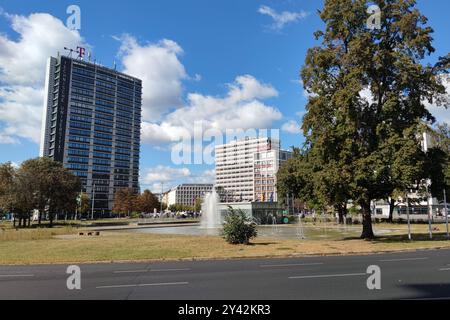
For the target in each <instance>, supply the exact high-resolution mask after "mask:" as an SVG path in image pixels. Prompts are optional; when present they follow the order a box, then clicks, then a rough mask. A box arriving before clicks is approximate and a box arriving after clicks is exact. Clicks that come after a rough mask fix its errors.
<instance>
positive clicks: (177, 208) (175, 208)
mask: <svg viewBox="0 0 450 320" xmlns="http://www.w3.org/2000/svg"><path fill="white" fill-rule="evenodd" d="M193 209H194V208H193V207H192V206H187V205H184V204H179V203H177V204H172V205H170V206H169V211H171V212H182V211H193Z"/></svg>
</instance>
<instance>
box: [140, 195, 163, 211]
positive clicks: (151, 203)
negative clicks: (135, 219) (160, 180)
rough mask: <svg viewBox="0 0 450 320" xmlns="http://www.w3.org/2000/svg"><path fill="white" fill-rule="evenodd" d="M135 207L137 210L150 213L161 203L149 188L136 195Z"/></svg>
mask: <svg viewBox="0 0 450 320" xmlns="http://www.w3.org/2000/svg"><path fill="white" fill-rule="evenodd" d="M137 202H138V203H137V207H138V210H139V211H141V212H145V213H151V212H153V211H154V210H155V209H156V210H160V207H161V203H160V202H159V200H158V198H157V197H156V196H155V195H154V194H153V193H151V192H150V190H145V191H144V192H143V193H142V194H140V195H139V196H138V197H137Z"/></svg>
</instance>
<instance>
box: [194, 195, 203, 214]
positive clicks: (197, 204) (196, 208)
mask: <svg viewBox="0 0 450 320" xmlns="http://www.w3.org/2000/svg"><path fill="white" fill-rule="evenodd" d="M202 203H203V200H202V198H197V199H195V205H194V211H195V212H200V211H201V210H202Z"/></svg>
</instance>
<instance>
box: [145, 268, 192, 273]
mask: <svg viewBox="0 0 450 320" xmlns="http://www.w3.org/2000/svg"><path fill="white" fill-rule="evenodd" d="M189 270H191V269H189V268H179V269H150V270H148V271H149V272H170V271H189Z"/></svg>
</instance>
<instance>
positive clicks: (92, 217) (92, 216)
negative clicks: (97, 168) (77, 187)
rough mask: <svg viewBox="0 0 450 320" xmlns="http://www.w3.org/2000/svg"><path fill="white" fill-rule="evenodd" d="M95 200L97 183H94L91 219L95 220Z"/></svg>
mask: <svg viewBox="0 0 450 320" xmlns="http://www.w3.org/2000/svg"><path fill="white" fill-rule="evenodd" d="M94 202H95V183H94V184H92V210H91V220H94Z"/></svg>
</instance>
